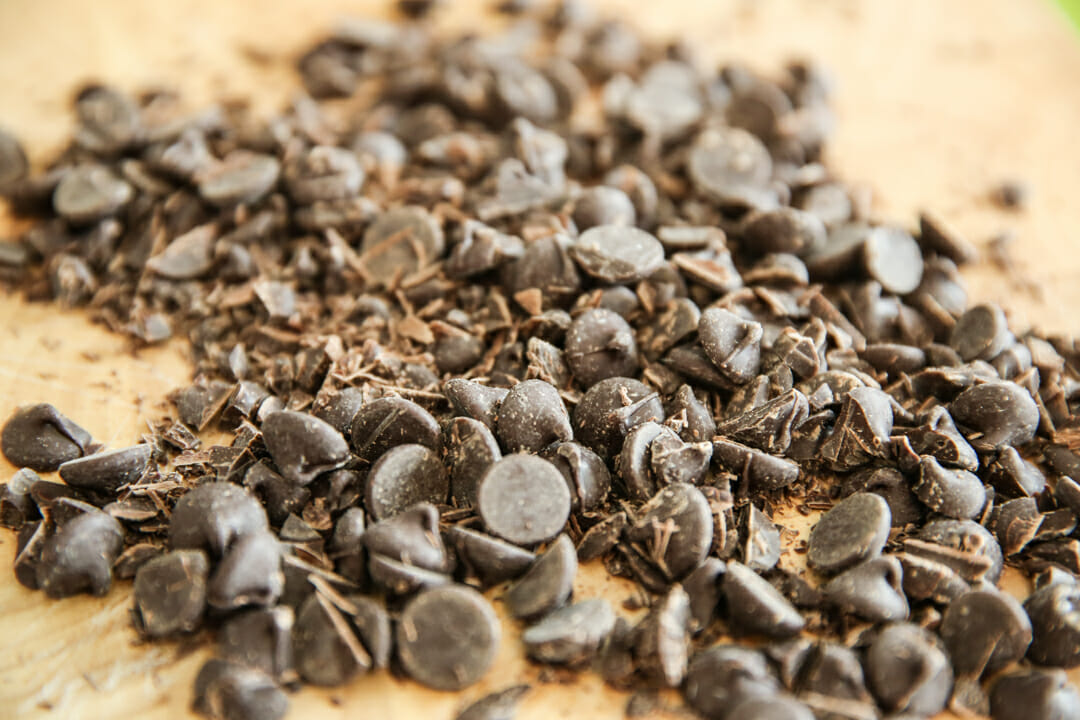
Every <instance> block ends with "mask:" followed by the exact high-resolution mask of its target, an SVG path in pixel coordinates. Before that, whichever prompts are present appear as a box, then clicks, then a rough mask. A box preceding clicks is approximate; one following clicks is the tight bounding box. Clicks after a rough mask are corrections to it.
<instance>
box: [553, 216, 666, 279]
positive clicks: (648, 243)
mask: <svg viewBox="0 0 1080 720" xmlns="http://www.w3.org/2000/svg"><path fill="white" fill-rule="evenodd" d="M570 255H571V256H572V257H573V258H574V260H576V261H577V263H578V265H580V266H581V269H582V270H584V271H585V272H586V273H588V274H589V275H591V276H593V277H594V278H596V279H598V280H600V281H601V282H605V283H612V284H615V283H632V282H636V281H638V280H641V279H643V278H646V277H648V276H649V275H650V274H652V272H653V271H654V270H656V269H657V268H659V267H660V265H661V264H663V262H664V246H663V245H661V244H660V241H659V240H657V239H656V238H655V237H653V235H651V234H650V233H648V232H646V231H644V230H640V229H638V228H635V227H631V226H627V225H597V226H595V227H592V228H590V229H588V230H586V231H585V232H583V233H582V234H581V236H580V237H579V238H578V239H577V242H575V243H574V245H573V246H572V247H571V248H570Z"/></svg>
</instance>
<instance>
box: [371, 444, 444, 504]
mask: <svg viewBox="0 0 1080 720" xmlns="http://www.w3.org/2000/svg"><path fill="white" fill-rule="evenodd" d="M449 494H450V477H449V475H448V474H447V472H446V467H445V466H444V465H443V464H442V461H441V460H440V459H439V456H438V455H437V454H436V453H435V451H433V450H431V449H430V448H427V447H424V446H423V445H417V444H415V443H409V444H407V445H398V446H396V447H394V448H391V449H390V450H388V451H386V452H385V453H383V454H382V455H381V456H380V457H379V459H378V460H376V461H375V464H374V465H372V466H371V471H370V472H369V473H368V476H367V481H366V483H365V486H364V506H365V507H366V508H367V511H368V512H369V513H371V515H372V517H374V518H375V519H376V520H382V519H384V518H388V517H391V516H392V515H396V514H397V513H400V512H402V511H403V510H405V509H407V508H409V507H411V506H413V505H415V504H416V503H420V502H431V503H437V504H438V503H445V502H446V499H447V497H448V496H449Z"/></svg>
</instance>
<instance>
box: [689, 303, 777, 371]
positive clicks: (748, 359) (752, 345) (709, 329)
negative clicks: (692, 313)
mask: <svg viewBox="0 0 1080 720" xmlns="http://www.w3.org/2000/svg"><path fill="white" fill-rule="evenodd" d="M762 333H763V330H762V327H761V325H760V324H759V323H756V322H754V321H752V320H745V319H743V318H740V317H739V316H737V315H735V314H734V313H732V312H729V311H727V310H722V309H720V308H710V309H708V310H706V311H705V312H704V313H702V314H701V320H700V322H699V323H698V336H699V338H700V340H701V346H702V347H703V348H704V349H705V353H706V354H707V355H708V356H709V359H710V360H711V361H712V362H713V364H714V365H715V366H716V368H717V369H718V370H719V371H720V373H721V374H722V375H723V376H724V377H725V378H727V379H728V380H730V381H731V382H732V383H735V384H736V385H741V384H743V383H746V382H749V381H750V380H752V379H753V378H754V376H755V375H757V373H758V368H759V367H760V364H761V338H762Z"/></svg>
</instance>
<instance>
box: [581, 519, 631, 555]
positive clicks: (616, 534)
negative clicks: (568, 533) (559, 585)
mask: <svg viewBox="0 0 1080 720" xmlns="http://www.w3.org/2000/svg"><path fill="white" fill-rule="evenodd" d="M626 525H627V519H626V513H625V512H617V513H613V514H611V515H609V516H608V517H606V518H604V519H603V520H601V521H600V522H598V523H596V524H595V525H593V526H592V527H591V528H589V529H588V531H587V532H586V533H585V534H584V535H583V536H582V537H581V541H580V542H579V543H578V548H577V555H578V560H580V561H581V562H589V561H590V560H595V559H596V558H598V557H601V556H603V555H606V554H607V553H609V552H611V550H612V549H613V548H614V547H615V545H616V544H618V542H619V540H620V538H621V537H622V534H623V531H624V530H625V529H626Z"/></svg>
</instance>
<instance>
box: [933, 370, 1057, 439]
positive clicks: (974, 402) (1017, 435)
mask: <svg viewBox="0 0 1080 720" xmlns="http://www.w3.org/2000/svg"><path fill="white" fill-rule="evenodd" d="M949 412H950V413H952V416H953V418H954V419H955V420H956V422H957V423H959V424H960V425H961V426H964V427H967V428H971V429H972V430H975V431H976V432H978V433H979V435H978V436H977V437H974V438H971V444H972V445H973V446H974V447H975V449H976V450H989V449H994V450H998V449H1001V448H1002V447H1004V446H1006V445H1022V444H1024V443H1026V442H1028V441H1029V440H1031V439H1032V438H1033V437H1035V430H1036V429H1037V428H1038V425H1039V408H1038V406H1036V404H1035V401H1034V400H1032V399H1031V395H1030V394H1029V393H1028V391H1027V390H1025V389H1024V388H1022V387H1020V386H1019V385H1017V384H1016V383H1012V382H987V383H982V384H981V385H974V386H972V387H970V388H968V389H967V390H964V391H963V392H962V393H960V394H959V395H958V396H957V397H956V399H955V400H953V401H952V403H951V404H950V405H949Z"/></svg>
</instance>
